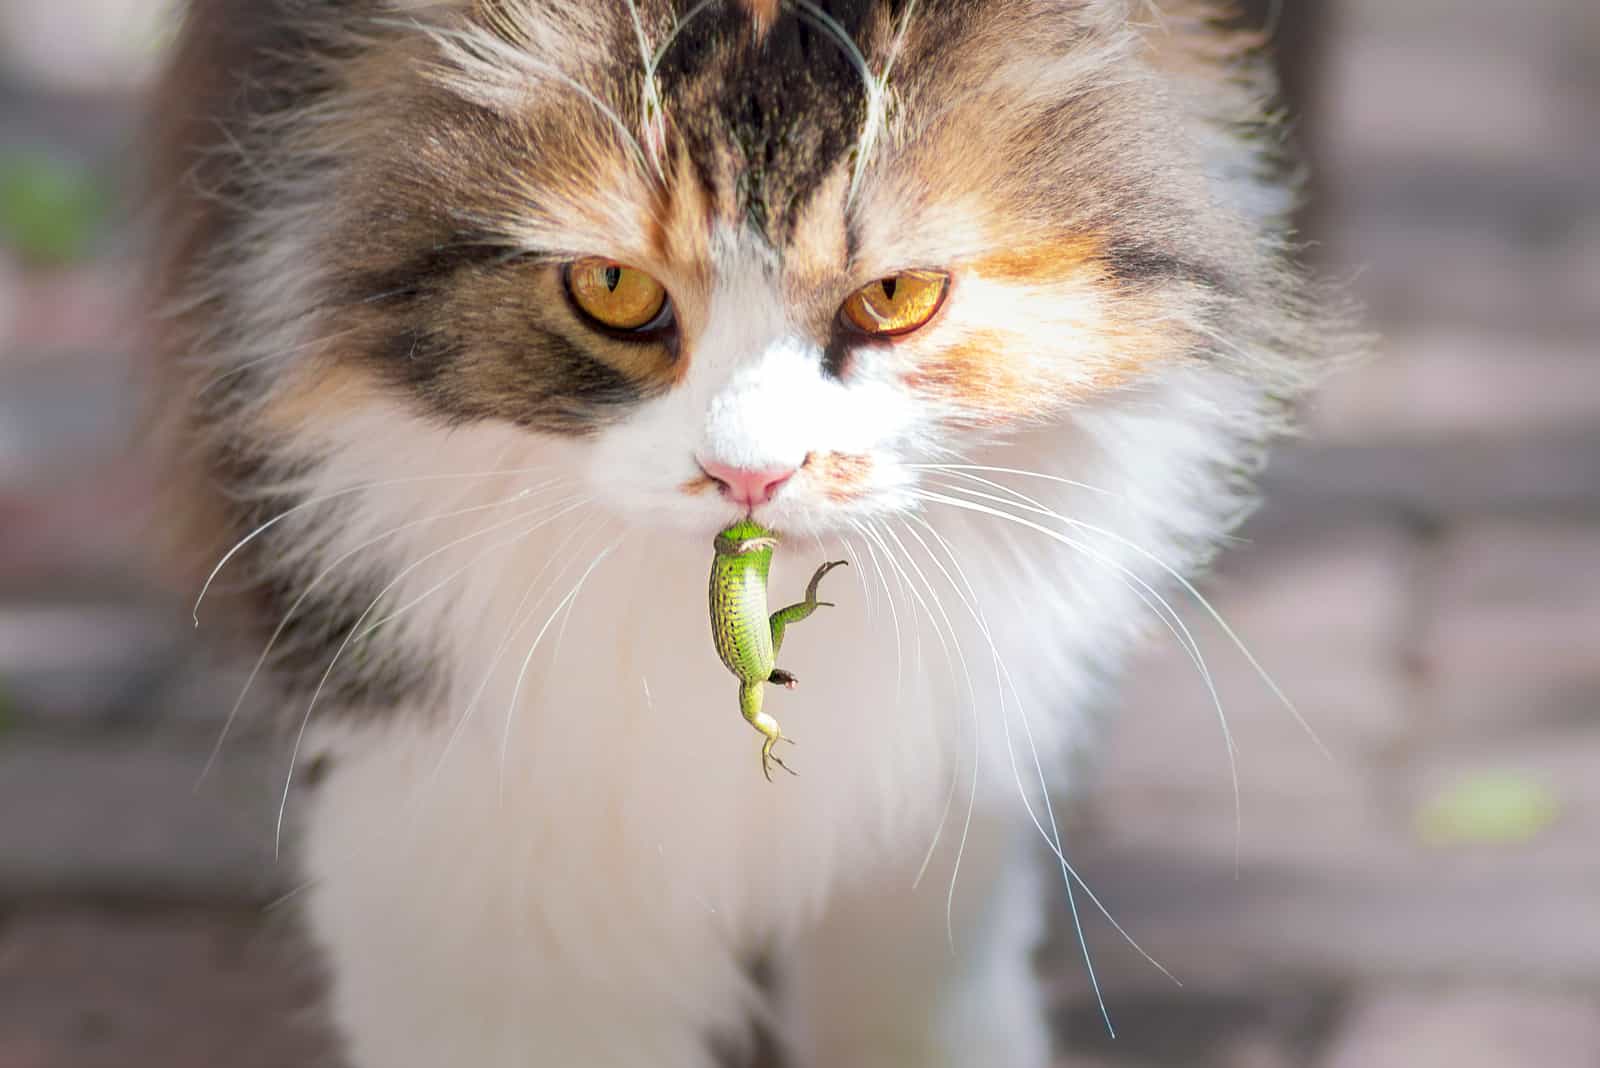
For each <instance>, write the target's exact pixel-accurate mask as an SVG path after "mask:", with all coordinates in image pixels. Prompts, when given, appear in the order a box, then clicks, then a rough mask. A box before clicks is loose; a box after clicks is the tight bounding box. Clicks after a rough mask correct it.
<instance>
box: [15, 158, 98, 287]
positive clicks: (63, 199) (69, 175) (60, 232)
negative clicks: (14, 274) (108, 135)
mask: <svg viewBox="0 0 1600 1068" xmlns="http://www.w3.org/2000/svg"><path fill="white" fill-rule="evenodd" d="M106 209H107V198H106V195H105V192H104V190H102V189H101V187H100V185H99V183H98V182H96V181H95V179H94V176H93V175H91V174H90V173H89V172H88V171H87V170H86V169H84V168H82V167H75V166H71V165H69V164H66V163H62V162H59V161H57V160H53V159H50V158H48V157H45V156H40V155H23V154H5V155H0V244H3V245H6V246H8V247H10V248H11V249H12V250H14V251H15V252H16V254H17V255H18V256H19V257H21V259H22V260H23V261H24V262H25V263H31V264H36V265H41V266H54V265H59V264H64V263H71V262H73V261H75V260H79V259H82V258H83V257H84V256H85V255H86V254H87V253H88V251H89V248H90V245H91V244H92V243H93V241H94V238H95V236H96V234H98V233H99V230H100V227H101V225H102V224H103V223H104V221H105V218H106V214H107V211H106Z"/></svg>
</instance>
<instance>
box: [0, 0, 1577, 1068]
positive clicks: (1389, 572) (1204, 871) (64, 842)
mask: <svg viewBox="0 0 1600 1068" xmlns="http://www.w3.org/2000/svg"><path fill="white" fill-rule="evenodd" d="M162 6H163V5H160V4H158V3H156V2H155V0H0V1066H4V1068H68V1066H71V1068H95V1066H101V1065H105V1066H111V1065H116V1066H122V1068H145V1066H151V1068H153V1066H157V1065H159V1066H161V1068H201V1066H208V1068H209V1066H213V1065H218V1064H228V1065H235V1066H239V1065H243V1066H254V1065H261V1066H267V1065H274V1066H283V1065H288V1064H296V1065H303V1064H311V1063H321V1061H320V1057H321V1056H322V1051H323V1050H325V1049H326V1048H327V1047H326V1045H325V1039H324V1038H323V1036H322V1035H320V1033H319V1032H318V1030H317V1028H316V1026H315V1023H314V1019H313V1018H312V1017H311V1016H310V1015H309V1014H308V1013H307V1012H306V1011H305V1009H306V1007H307V1005H309V1004H310V1002H311V999H312V996H313V992H314V985H313V984H312V982H311V980H310V978H309V975H308V969H306V968H305V966H304V965H303V963H300V962H301V961H302V959H303V958H302V957H301V956H300V955H299V954H297V953H296V952H295V951H294V948H293V946H292V944H291V942H290V940H288V939H287V938H286V937H285V933H284V928H285V927H286V926H287V925H286V924H285V923H284V912H282V911H279V910H277V909H275V908H274V907H273V905H274V903H275V902H277V901H279V900H280V899H281V896H282V895H283V894H284V893H285V892H286V891H287V890H288V889H290V885H289V876H288V874H287V873H286V872H285V871H284V870H283V868H281V867H280V866H277V865H275V864H274V862H273V857H272V842H271V833H272V824H273V810H274V804H275V797H274V793H273V791H274V786H273V785H272V779H271V777H270V769H271V768H273V767H276V766H277V765H279V764H281V760H282V757H283V754H282V752H281V746H277V745H275V744H274V743H272V742H271V741H270V740H267V739H262V740H257V741H246V742H244V743H242V744H238V745H232V746H230V748H229V749H228V751H227V753H226V762H225V767H224V769H223V773H221V774H216V775H213V776H211V777H210V778H209V779H207V781H206V782H205V784H204V785H203V786H202V787H201V788H200V789H198V790H196V789H195V783H196V781H197V780H198V779H199V777H200V769H201V768H202V766H203V765H204V764H205V761H206V758H207V755H208V753H209V751H210V748H211V745H212V743H213V741H214V739H215V736H216V732H217V729H218V725H219V723H220V720H221V717H222V715H224V714H225V712H226V710H227V708H228V707H229V705H230V704H231V701H232V698H233V696H234V695H235V694H236V693H237V692H238V684H239V682H238V678H237V677H236V676H230V675H228V674H227V673H226V672H224V671H222V670H221V669H220V668H218V667H217V666H216V665H215V664H213V663H211V662H210V661H209V660H208V659H207V657H206V655H205V653H204V652H203V650H201V649H200V648H198V647H197V645H196V643H195V641H194V639H193V632H192V631H191V630H190V629H189V628H187V627H186V626H184V622H185V620H186V618H187V617H186V610H185V609H184V608H182V607H180V605H181V604H182V603H183V601H184V598H186V597H187V596H192V593H193V591H173V590H168V589H164V588H162V586H161V585H160V583H159V582H158V581H157V580H156V579H155V578H154V577H153V571H152V570H151V569H150V568H149V567H148V566H147V565H146V564H145V563H144V562H143V561H142V560H141V557H140V553H139V551H138V544H139V536H140V535H139V527H138V520H137V515H138V511H139V506H140V504H141V502H143V501H144V500H145V499H146V497H147V494H148V489H149V486H150V484H151V483H150V479H151V475H150V474H149V473H148V472H146V471H143V470H141V469H140V468H139V467H138V466H137V464H136V463H135V462H134V461H133V460H132V459H131V458H130V457H131V451H130V448H129V446H130V443H132V442H133V441H134V440H135V438H136V436H137V434H138V426H137V422H136V420H135V401H136V399H137V397H138V395H139V389H140V382H139V380H138V375H137V374H136V372H135V370H134V367H135V364H134V361H133V356H134V353H133V350H132V344H133V340H134V329H133V327H132V326H131V325H130V324H131V323H132V322H133V320H132V319H131V317H130V316H131V313H130V311H129V307H128V301H127V296H128V292H129V290H130V288H131V286H132V284H134V283H136V282H137V280H138V273H139V267H138V265H137V263H136V261H135V260H134V259H133V258H132V256H131V255H130V249H131V248H132V247H133V243H132V241H131V240H130V239H129V238H128V236H127V232H126V228H125V227H123V226H122V225H121V224H122V221H123V217H124V215H125V212H123V211H121V210H120V207H119V205H120V203H121V198H123V196H124V195H125V192H126V189H127V186H128V181H129V178H130V175H131V173H132V170H133V168H132V165H131V160H132V158H133V157H134V155H135V154H136V152H137V145H138V137H137V121H138V116H139V107H140V86H141V84H142V83H143V81H144V80H145V79H146V78H147V76H148V71H149V69H150V67H151V65H152V63H153V62H154V60H155V57H156V56H157V55H158V54H159V49H160V47H161V41H162V36H163V29H164V24H163V21H162V19H161V11H160V8H161V7H162ZM1258 6H1259V7H1260V8H1261V9H1262V11H1263V13H1265V9H1266V8H1267V7H1268V6H1269V5H1268V4H1267V3H1266V2H1265V0H1263V2H1262V3H1260V4H1259V5H1258ZM1277 6H1279V8H1280V9H1279V10H1277V11H1276V12H1273V13H1271V16H1272V17H1273V18H1274V19H1275V20H1276V26H1277V32H1278V33H1279V35H1280V37H1281V38H1282V40H1283V42H1284V46H1285V53H1286V59H1285V66H1286V73H1287V80H1288V81H1289V83H1290V85H1291V88H1292V90H1293V93H1294V95H1295V96H1296V98H1297V104H1298V108H1299V110H1300V112H1301V113H1302V114H1303V116H1304V118H1303V119H1302V120H1301V125H1300V134H1301V138H1302V140H1303V141H1304V142H1305V145H1306V148H1307V149H1308V151H1309V153H1310V155H1311V157H1312V158H1313V159H1314V161H1315V163H1316V165H1317V180H1316V185H1315V191H1316V199H1315V201H1314V203H1313V204H1312V206H1311V209H1310V211H1309V212H1308V215H1307V232H1308V234H1309V236H1310V237H1311V238H1312V239H1314V240H1315V242H1316V248H1315V252H1314V254H1315V255H1316V256H1317V257H1318V258H1319V259H1320V260H1321V261H1322V263H1323V264H1325V265H1326V266H1327V268H1328V269H1330V270H1331V271H1332V272H1333V273H1335V274H1336V275H1338V276H1340V277H1343V278H1346V279H1349V280H1351V281H1352V282H1353V284H1354V287H1355V289H1356V290H1357V291H1358V292H1359V294H1360V295H1361V297H1362V298H1363V299H1364V300H1365V301H1366V303H1367V305H1368V307H1369V309H1370V313H1371V323H1372V327H1373V329H1374V330H1375V331H1376V332H1378V333H1379V334H1381V336H1382V345H1381V349H1382V354H1381V358H1380V359H1378V360H1377V361H1375V362H1373V363H1372V364H1371V365H1370V366H1367V367H1365V368H1363V369H1361V370H1359V371H1357V372H1355V373H1352V374H1349V375H1347V376H1345V377H1344V378H1342V379H1340V380H1338V381H1337V382H1335V383H1334V384H1333V386H1332V387H1331V388H1330V389H1329V390H1328V391H1327V392H1326V393H1325V394H1324V395H1323V396H1322V397H1321V399H1320V400H1319V402H1318V403H1317V405H1316V406H1315V407H1314V408H1313V409H1312V411H1311V412H1310V413H1309V433H1308V435H1307V436H1306V439H1305V440H1303V441H1301V442H1298V443H1296V444H1293V445H1291V446H1289V447H1288V448H1286V449H1284V450H1283V451H1282V453H1281V454H1280V455H1279V458H1278V460H1277V461H1276V462H1275V463H1274V465H1273V467H1272V470H1271V472H1270V474H1269V478H1268V483H1269V485H1268V502H1269V503H1268V505H1267V507H1266V508H1265V509H1264V510H1263V511H1262V512H1261V513H1260V514H1259V516H1258V517H1257V518H1256V519H1255V520H1254V521H1253V522H1252V523H1251V525H1250V527H1249V529H1247V530H1246V531H1245V537H1246V541H1245V542H1244V543H1243V544H1241V545H1240V546H1239V547H1238V548H1237V549H1236V550H1235V551H1233V552H1232V553H1231V554H1230V555H1229V556H1227V557H1226V559H1225V561H1224V563H1223V565H1222V567H1221V569H1220V572H1219V573H1218V574H1217V575H1216V576H1215V577H1214V578H1213V579H1211V580H1210V581H1209V582H1208V585H1207V589H1208V591H1210V592H1212V593H1213V594H1214V595H1215V598H1216V601H1217V604H1218V606H1219V607H1220V609H1221V610H1222V612H1223V613H1224V614H1225V615H1226V616H1227V617H1228V618H1229V619H1230V620H1231V621H1232V623H1233V624H1234V625H1235V626H1236V628H1237V629H1238V631H1239V632H1240V634H1241V635H1243V636H1244V637H1245V639H1246V640H1247V641H1248V642H1249V643H1250V644H1251V647H1252V648H1253V649H1254V651H1255V653H1256V654H1257V656H1258V657H1259V658H1260V660H1261V661H1262V662H1263V663H1264V664H1265V665H1266V666H1267V667H1268V669H1269V670H1270V671H1271V672H1272V673H1273V674H1274V675H1275V676H1276V678H1277V679H1278V681H1279V682H1280V683H1281V684H1282V685H1283V687H1284V688H1285V689H1286V690H1287V691H1288V692H1289V693H1290V694H1291V695H1292V696H1293V697H1294V698H1295V700H1296V701H1297V702H1298V704H1299V706H1300V708H1301V709H1302V711H1303V712H1304V713H1305V714H1306V716H1307V718H1308V719H1310V720H1311V721H1312V723H1313V724H1314V725H1315V726H1316V729H1317V730H1318V732H1319V733H1320V735H1321V737H1322V739H1323V740H1324V741H1325V742H1326V744H1327V746H1328V748H1329V749H1330V750H1331V753H1332V757H1331V759H1329V758H1325V757H1324V756H1323V755H1322V754H1321V753H1320V752H1319V751H1318V749H1317V747H1316V745H1315V743H1314V742H1313V741H1312V740H1311V739H1310V738H1309V737H1308V736H1307V735H1306V734H1305V733H1304V732H1303V731H1301V730H1300V728H1299V727H1297V726H1296V725H1295V724H1294V722H1293V721H1292V720H1291V718H1290V717H1289V716H1288V715H1287V713H1286V712H1285V711H1284V710H1283V709H1282V708H1281V707H1279V706H1277V705H1276V704H1275V703H1274V701H1273V700H1272V697H1271V695H1270V693H1268V692H1267V691H1266V689H1265V687H1264V686H1263V685H1262V684H1261V682H1260V681H1259V680H1258V679H1256V678H1255V677H1254V676H1253V675H1252V674H1251V672H1250V670H1249V668H1248V665H1247V664H1245V663H1244V662H1243V661H1242V659H1241V658H1240V656H1239V655H1238V654H1237V652H1236V651H1234V650H1232V649H1231V648H1230V647H1229V646H1228V645H1227V644H1226V643H1225V642H1223V641H1219V640H1216V637H1217V636H1216V635H1215V633H1214V629H1213V628H1210V627H1209V625H1207V624H1206V623H1205V621H1204V619H1203V618H1202V617H1201V616H1200V615H1199V614H1198V613H1190V619H1191V623H1192V624H1193V625H1195V626H1196V627H1197V629H1199V630H1201V631H1205V632H1208V633H1211V634H1212V640H1210V641H1209V642H1208V644H1207V654H1208V656H1209V658H1210V659H1211V661H1212V664H1213V666H1214V669H1215V671H1216V672H1217V675H1218V677H1219V684H1220V686H1221V687H1222V690H1223V694H1224V698H1225V699H1226V701H1227V703H1228V708H1229V710H1230V713H1231V716H1232V720H1233V729H1234V733H1235V735H1236V738H1237V740H1238V744H1239V748H1240V757H1239V767H1240V779H1241V789H1242V807H1241V815H1240V823H1239V832H1238V835H1237V837H1236V835H1235V814H1234V807H1233V793H1232V788H1231V786H1230V782H1229V777H1228V771H1227V762H1226V757H1225V752H1224V749H1223V747H1222V742H1221V739H1220V737H1219V736H1218V730H1217V726H1216V722H1215V719H1214V718H1213V715H1212V713H1211V711H1210V710H1209V708H1208V706H1207V704H1206V702H1205V700H1204V699H1203V692H1202V690H1201V688H1200V686H1199V684H1198V682H1197V680H1196V679H1195V677H1194V676H1193V674H1192V672H1191V671H1190V670H1188V669H1187V668H1186V664H1187V661H1186V660H1185V659H1184V658H1183V657H1182V656H1180V655H1179V654H1178V653H1177V651H1176V650H1175V649H1172V648H1154V649H1152V650H1151V652H1150V654H1149V655H1148V656H1147V657H1145V658H1144V659H1143V660H1142V661H1141V662H1140V663H1139V665H1138V666H1137V669H1136V671H1135V672H1134V676H1133V686H1132V688H1131V691H1130V695H1129V701H1128V705H1129V707H1128V708H1127V710H1126V713H1125V714H1124V715H1123V716H1122V717H1121V718H1120V719H1119V720H1118V721H1117V724H1116V726H1115V728H1114V732H1113V736H1112V738H1111V740H1110V747H1111V748H1110V758H1109V759H1108V760H1107V761H1106V762H1105V763H1104V765H1103V766H1101V767H1099V768H1098V769H1096V770H1095V771H1094V781H1093V786H1092V789H1090V790H1089V791H1088V792H1087V793H1086V794H1085V795H1084V796H1083V797H1081V798H1079V799H1077V800H1075V801H1074V802H1073V804H1072V818H1071V836H1070V839H1069V843H1068V844H1069V848H1070V849H1071V850H1072V854H1073V859H1074V860H1075V861H1076V862H1077V863H1078V865H1079V867H1080V868H1081V869H1082V870H1083V872H1084V874H1085V876H1086V877H1087V878H1088V880H1089V882H1090V884H1091V885H1092V886H1094V887H1095V889H1096V890H1097V891H1098V893H1099V894H1100V896H1101V898H1102V899H1103V900H1105V901H1106V902H1107V903H1108V904H1109V905H1110V907H1111V908H1112V909H1113V911H1114V912H1115V913H1116V915H1117V917H1118V919H1119V920H1120V921H1121V922H1122V923H1123V925H1124V926H1125V927H1126V928H1127V929H1128V930H1129V931H1130V932H1132V933H1133V935H1134V936H1135V937H1136V938H1138V939H1139V940H1140V942H1141V944H1142V945H1143V946H1144V947H1145V948H1146V949H1148V950H1149V951H1150V952H1151V953H1152V954H1154V955H1155V956H1156V957H1158V958H1159V959H1160V960H1161V961H1162V962H1163V963H1164V964H1165V965H1166V966H1167V967H1168V968H1170V969H1171V970H1172V971H1173V972H1174V973H1175V974H1176V975H1177V976H1178V977H1179V978H1181V979H1182V980H1183V981H1184V983H1185V986H1184V987H1183V988H1182V989H1179V988H1176V987H1174V986H1173V985H1171V984H1170V983H1168V982H1167V981H1166V980H1164V979H1163V978H1162V977H1161V976H1160V975H1159V973H1157V972H1156V971H1155V970H1154V969H1153V968H1151V967H1150V966H1149V965H1148V964H1147V963H1145V962H1143V961H1142V960H1140V959H1139V957H1138V956H1137V955H1136V954H1135V953H1133V952H1132V951H1131V950H1130V949H1128V948H1127V947H1126V946H1125V945H1123V944H1121V943H1120V942H1119V941H1118V939H1117V938H1116V936H1115V935H1114V934H1113V933H1111V932H1108V931H1106V930H1105V929H1104V925H1103V924H1098V923H1095V922H1093V921H1091V922H1090V928H1091V930H1090V936H1091V943H1092V945H1093V946H1094V951H1095V961H1096V964H1097V966H1098V968H1099V970H1100V975H1101V978H1102V981H1103V983H1104V986H1105V991H1106V997H1107V1001H1108V1004H1109V1007H1110V1011H1111V1013H1112V1017H1113V1019H1114V1020H1115V1021H1116V1023H1117V1024H1118V1027H1119V1031H1120V1036H1119V1037H1118V1038H1117V1039H1116V1040H1114V1041H1113V1040H1111V1039H1110V1038H1109V1037H1108V1036H1107V1035H1106V1033H1105V1030H1104V1029H1103V1027H1102V1026H1101V1025H1100V1023H1099V1019H1098V1011H1097V1010H1096V1008H1095V1004H1094V1000H1093V998H1092V996H1091V995H1090V992H1089V990H1088V988H1087V984H1086V979H1085V975H1084V970H1083V968H1082V964H1081V961H1079V960H1078V959H1077V957H1076V955H1075V953H1076V950H1075V948H1074V947H1073V946H1072V944H1071V942H1070V939H1069V938H1068V935H1067V929H1066V927H1065V925H1064V923H1063V926H1062V934H1061V935H1060V936H1058V938H1057V940H1056V942H1055V944H1053V946H1052V947H1051V948H1050V949H1049V950H1048V951H1047V953H1046V961H1045V966H1046V967H1047V969H1048V973H1049V974H1050V975H1051V976H1052V977H1053V986H1054V992H1055V998H1056V1004H1057V1006H1058V1007H1059V1014H1060V1020H1061V1025H1062V1030H1063V1034H1064V1036H1065V1041H1066V1043H1067V1046H1068V1048H1069V1049H1070V1050H1071V1051H1072V1059H1071V1062H1070V1063H1071V1064H1072V1065H1073V1066H1076V1068H1157V1066H1169V1065H1170V1066H1177V1065H1184V1066H1187V1068H1279V1066H1283V1068H1288V1066H1294V1068H1303V1066H1310V1068H1388V1066H1405V1068H1416V1066H1423V1068H1427V1066H1433V1065H1439V1066H1445V1065H1448V1066H1451V1068H1510V1066H1522V1065H1538V1066H1540V1068H1568V1066H1571V1068H1580V1066H1581V1068H1594V1066H1595V1065H1597V1064H1600V4H1597V3H1595V2H1594V0H1472V2H1470V3H1461V2H1457V0H1284V2H1283V3H1282V4H1281V5H1277ZM279 774H281V770H280V772H279Z"/></svg>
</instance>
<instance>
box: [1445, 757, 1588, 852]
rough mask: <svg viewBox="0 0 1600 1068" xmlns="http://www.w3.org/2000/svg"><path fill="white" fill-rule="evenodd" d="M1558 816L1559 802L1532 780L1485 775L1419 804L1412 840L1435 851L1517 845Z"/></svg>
mask: <svg viewBox="0 0 1600 1068" xmlns="http://www.w3.org/2000/svg"><path fill="white" fill-rule="evenodd" d="M1560 814H1561V800H1560V798H1559V797H1557V796H1556V793H1555V791H1554V790H1551V789H1550V788H1549V787H1548V786H1546V785H1544V784H1543V783H1541V782H1539V781H1538V780H1537V779H1534V778H1532V777H1530V776H1527V775H1519V774H1516V773H1513V772H1485V773H1482V774H1478V775H1473V776H1471V777H1469V778H1467V779H1464V780H1462V781H1461V782H1458V783H1456V784H1454V785H1452V786H1449V787H1446V788H1445V789H1443V790H1441V791H1439V792H1438V793H1437V794H1435V795H1433V796H1432V797H1431V798H1429V799H1428V800H1427V801H1426V802H1424V803H1423V805H1422V806H1421V807H1420V808H1419V809H1418V810H1417V835H1418V837H1420V838H1421V839H1422V840H1423V841H1424V842H1426V843H1427V844H1429V845H1434V846H1469V845H1520V844H1522V843H1524V842H1529V841H1531V840H1533V839H1534V838H1536V837H1538V835H1539V834H1540V833H1541V832H1543V831H1544V830H1545V829H1546V828H1548V827H1549V826H1550V825H1551V824H1552V823H1554V822H1555V821H1556V818H1557V817H1558V816H1559V815H1560Z"/></svg>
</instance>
